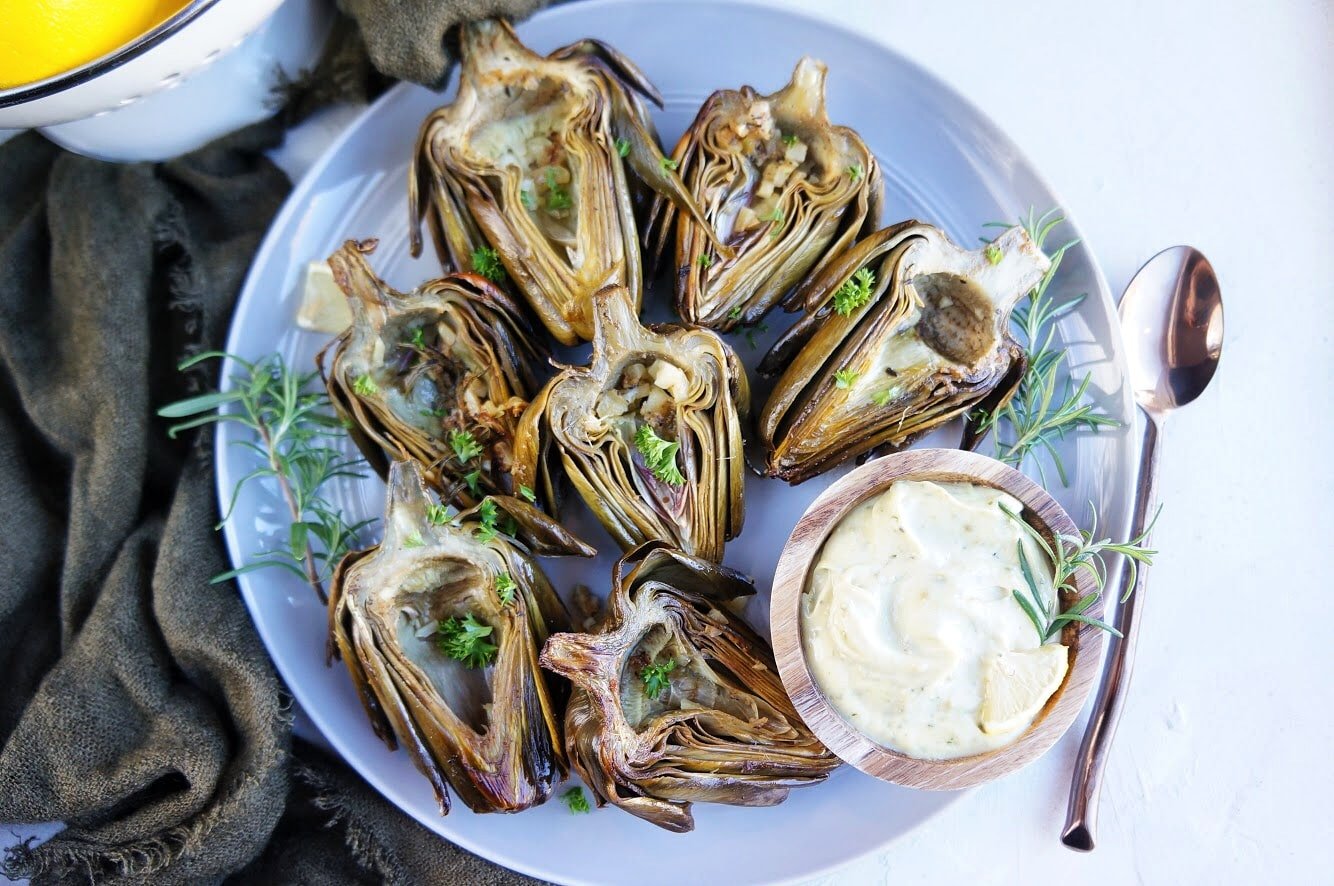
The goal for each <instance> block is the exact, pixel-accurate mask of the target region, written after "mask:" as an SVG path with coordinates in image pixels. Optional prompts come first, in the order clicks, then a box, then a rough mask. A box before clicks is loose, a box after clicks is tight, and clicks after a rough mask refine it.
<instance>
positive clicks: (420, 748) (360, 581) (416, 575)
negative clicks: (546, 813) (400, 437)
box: [329, 461, 591, 814]
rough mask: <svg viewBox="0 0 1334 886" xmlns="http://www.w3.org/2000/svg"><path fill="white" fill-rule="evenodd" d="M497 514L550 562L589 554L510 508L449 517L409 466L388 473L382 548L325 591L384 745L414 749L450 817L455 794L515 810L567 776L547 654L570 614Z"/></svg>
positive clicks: (503, 504) (474, 803)
mask: <svg viewBox="0 0 1334 886" xmlns="http://www.w3.org/2000/svg"><path fill="white" fill-rule="evenodd" d="M488 504H489V505H490V506H491V507H488ZM501 510H503V511H504V512H506V513H507V514H509V515H510V516H511V518H512V519H514V520H515V521H516V522H518V523H521V524H529V525H530V527H532V532H533V534H536V535H540V536H544V537H546V538H548V539H549V540H550V542H551V544H550V545H549V546H548V547H549V549H550V551H551V552H556V551H557V550H558V549H559V548H562V547H563V548H564V552H574V553H583V554H589V553H591V551H589V549H587V548H586V547H585V546H582V543H581V542H579V541H578V540H577V539H574V538H573V537H571V536H569V535H568V534H566V533H565V532H564V530H561V529H560V528H559V527H558V526H556V525H555V524H553V523H551V522H550V521H549V520H547V519H546V518H545V517H543V515H542V514H541V513H540V512H539V511H537V510H535V509H533V508H532V507H530V506H528V505H527V504H525V503H524V502H522V501H519V500H517V499H513V498H507V497H500V498H496V499H486V500H484V501H483V504H482V506H481V507H480V508H475V509H472V510H469V511H465V512H463V513H461V514H458V515H457V516H455V517H453V518H452V519H448V518H446V516H445V513H444V506H443V505H433V504H432V503H431V500H430V498H429V496H428V494H427V491H426V488H425V486H424V485H423V483H422V478H421V472H420V470H419V469H418V467H417V465H416V464H415V463H414V462H410V461H402V462H396V463H395V464H394V466H393V468H392V469H391V471H390V474H389V498H388V505H387V510H386V514H385V521H384V524H385V535H384V540H383V541H382V542H380V544H379V545H376V546H375V547H372V548H370V549H368V550H365V551H359V552H354V553H351V554H348V555H347V557H345V558H344V559H343V561H342V563H340V564H339V566H338V569H337V571H336V572H335V574H334V578H333V581H332V584H331V588H330V594H329V630H330V634H331V636H332V648H333V649H334V650H336V651H337V653H338V655H339V657H341V658H342V660H343V663H344V664H345V665H346V666H347V669H348V672H349V673H350V674H351V677H352V682H353V684H354V685H355V687H356V690H357V694H358V695H359V696H360V698H361V702H362V705H363V706H364V707H365V709H366V713H367V714H368V715H369V717H370V720H371V725H372V727H373V728H374V730H375V733H376V735H378V736H379V737H380V738H381V739H383V740H384V742H385V743H386V744H388V745H389V747H390V748H394V747H396V745H397V744H398V743H402V744H403V746H404V747H406V748H407V750H408V753H409V754H410V755H411V756H412V761H413V763H414V764H415V765H416V767H417V768H418V769H419V770H420V771H421V772H422V773H423V774H424V775H425V776H426V777H427V778H428V779H429V780H430V782H431V785H432V787H433V788H434V789H435V794H436V798H437V799H438V801H439V803H440V811H441V814H446V813H448V812H449V805H450V801H449V793H448V791H447V790H446V784H448V785H449V787H451V788H452V789H453V791H454V793H455V794H456V795H458V797H459V798H461V799H462V800H463V802H464V803H466V804H467V805H468V807H469V808H470V809H472V810H473V811H475V812H518V811H520V810H523V809H527V808H528V807H530V806H535V805H537V804H539V803H542V802H543V801H545V800H546V799H547V797H549V796H550V795H551V791H552V789H553V788H554V786H555V785H556V784H557V783H558V782H559V781H560V779H561V778H563V777H564V774H565V772H566V762H565V756H564V751H563V749H562V746H561V737H560V736H561V728H560V711H561V704H562V702H563V701H564V689H563V687H561V686H560V684H559V683H558V681H553V680H550V679H549V678H548V677H547V676H546V675H545V674H544V673H543V672H542V671H541V669H540V668H539V667H538V654H539V652H540V651H541V648H542V644H543V643H544V642H545V641H546V639H547V637H548V635H549V634H551V633H552V632H553V631H558V630H567V629H568V627H569V623H570V621H569V616H568V613H567V612H566V610H565V606H564V604H563V603H561V601H560V598H559V597H558V596H557V595H556V593H555V591H554V590H553V589H552V587H551V584H550V583H549V582H548V581H547V578H546V576H545V575H544V574H543V573H542V570H541V568H540V567H539V566H538V565H537V564H536V563H535V562H534V561H533V558H532V554H531V553H530V552H529V551H528V549H527V548H525V547H523V546H522V545H520V544H519V543H517V542H515V541H514V540H513V539H512V538H510V537H508V536H506V535H504V534H501V533H500V532H497V531H495V529H494V526H493V525H492V524H493V523H494V521H495V519H496V516H497V514H498V513H499V512H500V511H501ZM488 515H489V516H488ZM459 623H467V624H469V625H471V626H472V627H473V629H474V630H475V632H477V634H478V638H477V639H478V640H479V643H478V644H477V645H475V646H474V647H473V648H472V649H471V652H472V653H473V654H474V656H475V657H471V658H463V657H461V656H459V655H457V654H455V655H451V654H450V653H449V652H448V645H447V644H446V643H444V642H442V641H443V640H444V639H445V638H446V635H445V634H444V633H443V632H445V631H446V628H448V627H449V626H451V625H457V624H459Z"/></svg>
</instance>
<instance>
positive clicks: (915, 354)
mask: <svg viewBox="0 0 1334 886" xmlns="http://www.w3.org/2000/svg"><path fill="white" fill-rule="evenodd" d="M1048 264H1049V263H1048V261H1047V258H1046V256H1045V255H1043V254H1042V251H1041V250H1040V249H1038V248H1037V246H1036V245H1034V243H1033V241H1032V240H1031V239H1030V238H1029V236H1028V234H1027V233H1026V232H1025V231H1024V230H1023V229H1022V228H1019V227H1015V228H1010V229H1009V230H1007V231H1005V233H1004V234H1002V235H1001V236H1000V237H999V238H998V239H997V240H996V241H995V242H994V243H991V244H989V245H988V246H986V247H984V248H982V249H978V250H974V251H968V250H965V249H960V248H959V247H958V246H955V245H954V244H953V243H951V242H950V241H949V240H948V239H947V238H946V237H945V235H944V234H943V233H942V232H941V231H940V230H939V229H937V228H934V227H932V226H931V225H927V224H922V223H920V222H915V221H908V222H903V223H902V224H898V225H895V226H893V227H890V228H886V229H885V230H882V231H878V232H877V233H875V234H873V235H872V236H870V237H868V238H866V239H865V240H862V241H861V242H860V243H858V244H856V245H855V246H853V247H852V248H851V249H848V250H846V251H844V252H842V253H840V254H839V255H837V256H835V257H834V258H832V259H831V260H830V261H829V262H828V264H826V265H825V266H824V267H823V268H821V269H820V271H819V272H818V273H817V274H814V275H813V276H812V277H811V278H810V279H809V280H808V281H807V282H806V283H804V284H803V285H802V287H801V288H800V290H799V291H797V292H796V293H795V296H796V297H797V298H798V299H799V300H800V304H801V305H802V306H803V307H804V308H805V310H806V314H805V315H804V316H803V317H802V319H801V320H800V321H798V323H797V324H796V325H795V326H794V327H793V328H792V329H791V330H789V331H788V332H787V333H786V334H785V335H784V336H783V337H781V338H780V339H779V341H778V342H777V343H776V344H775V345H774V347H773V349H772V350H771V351H770V352H769V353H768V354H767V355H766V356H765V359H764V361H763V363H762V364H761V367H760V370H761V372H762V373H772V374H777V373H778V372H781V373H782V374H781V376H780V377H779V379H778V382H777V383H776V384H775V386H774V389H773V392H772V393H771V394H770V396H769V400H768V402H767V403H765V405H764V411H763V413H762V414H761V416H760V420H759V434H760V439H761V441H762V442H763V444H764V446H765V448H766V449H767V451H768V456H767V465H766V467H767V470H768V473H769V474H770V475H771V476H775V477H781V478H783V479H784V480H787V481H789V482H791V483H799V482H801V481H803V480H806V479H809V478H810V477H813V476H815V475H816V474H819V473H821V472H822V471H826V470H828V469H829V468H831V467H833V466H835V465H837V464H838V463H840V462H842V461H844V460H845V459H848V458H851V457H853V456H856V455H861V454H863V453H866V452H869V451H871V450H872V449H876V448H879V447H886V448H889V449H897V448H900V447H902V446H905V445H906V444H907V443H908V442H910V441H911V440H912V439H913V438H914V437H917V436H918V435H920V434H924V433H926V432H927V431H930V430H931V429H933V428H935V427H937V426H939V425H941V424H943V423H944V422H947V421H949V420H950V419H953V418H955V417H958V416H970V415H974V414H975V410H980V411H986V412H989V411H992V410H994V409H996V408H998V407H1000V406H1002V405H1004V404H1005V403H1006V402H1008V400H1009V398H1010V397H1012V396H1013V395H1014V391H1015V389H1016V388H1017V387H1018V385H1019V382H1020V380H1021V379H1022V378H1023V374H1024V368H1025V358H1024V351H1023V349H1022V348H1021V347H1020V346H1019V345H1018V343H1017V342H1015V340H1014V338H1013V337H1012V336H1011V335H1010V332H1009V327H1010V311H1011V309H1012V308H1013V307H1014V305H1015V302H1016V301H1018V300H1019V298H1020V297H1021V296H1023V295H1024V293H1026V292H1028V291H1029V290H1030V289H1031V288H1032V287H1033V286H1034V285H1035V284H1037V282H1038V281H1039V280H1040V279H1041V278H1042V275H1043V273H1044V272H1045V271H1046V269H1047V266H1048ZM971 439H973V435H972V434H970V433H968V432H965V441H966V442H967V441H970V440H971Z"/></svg>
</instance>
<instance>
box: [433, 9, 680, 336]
mask: <svg viewBox="0 0 1334 886" xmlns="http://www.w3.org/2000/svg"><path fill="white" fill-rule="evenodd" d="M459 43H460V50H461V57H462V64H461V71H460V75H459V89H458V95H457V97H456V98H455V99H454V101H453V102H452V103H451V104H449V105H447V106H445V107H443V108H440V109H439V110H437V111H436V112H434V113H433V114H432V115H431V116H430V117H428V118H427V119H426V121H425V122H424V123H423V125H422V128H421V131H420V133H419V135H418V141H417V148H416V154H415V159H414V161H413V172H412V175H411V176H410V178H409V195H408V196H409V212H410V214H411V216H412V219H413V221H414V227H413V235H412V249H413V254H414V255H415V254H418V253H419V252H420V249H421V236H420V225H421V222H422V221H423V220H424V221H426V222H427V224H428V226H429V228H430V230H431V233H432V237H433V239H434V241H435V245H436V250H437V252H438V253H439V256H440V259H441V261H442V262H443V263H444V264H445V265H446V266H448V267H453V268H467V267H469V266H470V262H471V261H472V255H473V254H474V252H475V251H476V250H478V249H479V248H483V247H489V248H492V249H494V250H495V251H496V253H497V256H498V258H499V260H500V262H501V263H502V264H503V266H504V268H505V271H506V274H507V276H508V278H509V280H510V281H511V282H512V284H513V286H514V287H515V288H516V289H517V290H518V291H519V292H520V293H522V295H523V296H524V298H525V300H526V301H527V302H528V304H529V306H530V307H531V308H532V310H533V312H534V313H535V314H536V315H537V317H538V318H539V319H540V320H541V321H542V323H543V325H545V326H546V328H547V329H548V331H549V332H550V333H551V334H552V335H553V336H554V337H555V338H556V339H557V340H558V341H560V342H561V343H562V344H566V345H571V344H575V343H576V342H578V341H580V340H588V339H590V338H591V337H592V317H591V309H590V305H589V302H590V300H591V298H592V295H593V294H594V293H595V292H597V291H598V290H599V289H601V288H603V287H605V286H609V285H619V286H625V287H627V288H628V289H629V291H630V294H631V297H632V300H633V302H634V304H635V306H636V308H637V307H638V306H639V303H640V298H641V289H642V278H643V271H642V267H641V259H640V253H639V245H638V233H637V229H636V225H635V218H634V212H633V208H634V207H633V203H634V200H633V195H632V188H633V187H636V185H634V184H632V182H631V181H630V179H629V178H628V177H627V166H628V167H629V168H630V169H632V170H634V171H635V172H636V174H637V175H638V176H639V178H638V179H637V180H636V181H641V182H642V183H643V184H644V185H647V186H648V187H650V188H653V189H654V190H656V191H659V192H661V193H663V194H664V195H665V196H666V198H667V199H668V200H671V201H672V202H673V204H674V205H679V206H681V208H682V209H683V210H684V211H685V212H686V213H687V214H689V215H692V216H698V215H699V212H698V208H697V207H695V206H694V205H693V203H692V201H691V198H690V195H689V192H688V191H686V189H685V188H684V187H683V186H682V185H681V183H680V180H679V178H678V177H677V175H676V173H675V172H673V171H672V170H671V169H670V168H669V164H667V163H666V162H665V161H664V158H663V156H662V152H661V149H660V148H659V147H658V144H657V138H656V136H655V135H654V133H653V131H652V124H651V122H650V121H649V116H648V112H647V110H646V109H645V108H644V105H643V102H642V101H641V100H640V98H639V96H640V95H646V96H648V97H649V98H650V99H651V100H653V101H655V102H660V101H661V97H660V96H659V95H658V94H657V91H656V90H654V89H653V88H652V86H651V84H649V83H648V80H647V79H646V78H645V77H644V75H643V73H642V72H640V71H639V70H638V68H636V67H635V66H634V64H633V63H632V62H630V61H629V60H628V59H627V58H625V57H624V56H622V55H621V54H619V53H618V52H616V51H615V50H614V49H612V48H611V47H609V46H606V45H605V44H601V43H598V42H596V41H592V40H584V41H580V42H578V43H575V44H571V45H570V46H567V47H564V48H562V49H559V50H557V51H556V52H554V53H552V54H550V55H548V56H546V57H543V56H539V55H537V54H535V53H533V52H532V51H530V50H529V49H527V48H526V47H524V46H523V45H522V44H521V43H520V42H519V40H518V37H517V36H516V35H515V33H514V31H513V29H512V28H511V27H510V26H509V24H507V23H505V22H503V21H497V20H487V21H479V22H471V23H468V24H465V25H463V26H462V27H461V28H460V32H459ZM618 140H623V141H624V144H623V145H620V144H618ZM622 150H625V151H626V156H624V157H623V155H622Z"/></svg>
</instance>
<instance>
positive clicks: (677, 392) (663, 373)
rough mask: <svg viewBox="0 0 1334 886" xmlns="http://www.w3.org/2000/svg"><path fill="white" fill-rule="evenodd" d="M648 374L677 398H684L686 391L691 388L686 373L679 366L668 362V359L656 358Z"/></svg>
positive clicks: (655, 382) (654, 381) (659, 385)
mask: <svg viewBox="0 0 1334 886" xmlns="http://www.w3.org/2000/svg"><path fill="white" fill-rule="evenodd" d="M648 374H649V375H650V376H651V377H652V378H653V383H654V384H655V385H657V386H658V387H660V388H662V389H663V390H664V391H666V392H667V393H669V394H671V395H672V397H673V398H674V399H676V400H684V399H685V398H686V393H687V392H688V391H689V390H690V382H689V381H688V380H687V379H686V374H685V373H684V372H682V371H681V370H680V369H678V368H677V367H675V366H673V365H672V364H671V363H668V362H667V361H666V360H656V361H654V363H653V365H652V366H650V367H649V368H648Z"/></svg>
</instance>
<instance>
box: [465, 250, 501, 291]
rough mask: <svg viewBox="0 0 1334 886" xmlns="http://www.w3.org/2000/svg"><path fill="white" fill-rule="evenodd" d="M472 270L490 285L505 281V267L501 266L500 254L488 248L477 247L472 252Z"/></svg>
mask: <svg viewBox="0 0 1334 886" xmlns="http://www.w3.org/2000/svg"><path fill="white" fill-rule="evenodd" d="M472 269H473V271H475V272H476V273H478V274H481V275H482V276H483V277H485V278H486V279H488V280H490V281H491V282H492V283H501V282H504V280H505V266H504V265H503V264H501V261H500V253H499V252H496V251H495V250H494V249H492V248H491V247H489V246H479V247H477V248H476V249H474V250H473V251H472Z"/></svg>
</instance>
